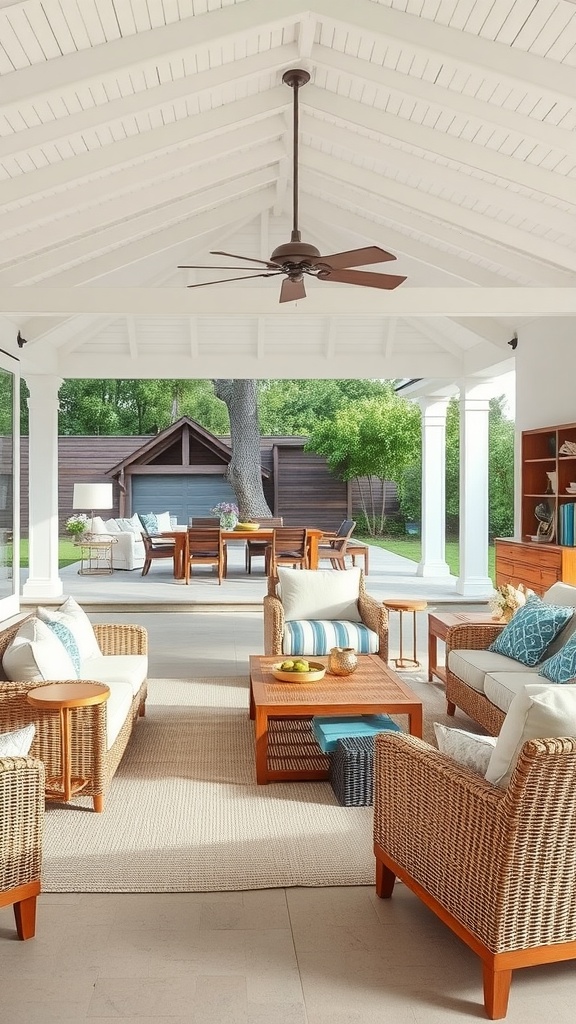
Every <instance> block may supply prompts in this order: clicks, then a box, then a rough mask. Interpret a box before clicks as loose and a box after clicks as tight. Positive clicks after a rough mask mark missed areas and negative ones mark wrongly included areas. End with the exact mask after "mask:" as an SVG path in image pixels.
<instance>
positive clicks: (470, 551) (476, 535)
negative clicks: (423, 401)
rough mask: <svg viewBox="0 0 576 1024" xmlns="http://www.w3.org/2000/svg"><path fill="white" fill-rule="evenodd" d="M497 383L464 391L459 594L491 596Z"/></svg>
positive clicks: (461, 424) (461, 396) (462, 407)
mask: <svg viewBox="0 0 576 1024" xmlns="http://www.w3.org/2000/svg"><path fill="white" fill-rule="evenodd" d="M493 393H494V385H493V384H490V385H488V384H486V383H483V384H475V385H471V384H468V383H464V384H462V385H461V388H460V575H459V577H458V580H457V581H456V590H457V591H458V593H459V594H465V595H469V596H486V597H488V596H489V595H490V594H491V593H492V590H493V585H492V580H491V579H490V577H489V575H488V522H489V520H488V497H489V496H488V455H489V430H488V427H489V412H490V401H489V398H490V396H491V395H492V394H493Z"/></svg>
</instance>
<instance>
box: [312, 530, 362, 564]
mask: <svg viewBox="0 0 576 1024" xmlns="http://www.w3.org/2000/svg"><path fill="white" fill-rule="evenodd" d="M344 526H346V527H347V530H346V532H345V533H342V530H343V528H344ZM355 526H356V523H355V521H354V520H353V519H345V520H344V522H343V523H342V526H341V527H340V529H339V530H338V533H337V534H336V535H335V536H334V537H329V536H327V535H326V534H325V535H324V536H323V537H322V538H321V540H320V543H319V545H318V561H321V559H327V558H329V559H330V562H331V564H332V568H333V569H345V568H346V553H347V551H346V549H347V547H348V541H349V540H350V537H351V536H352V534H353V532H354V528H355ZM325 539H326V540H327V541H328V542H327V543H326V544H325V543H323V542H324V540H325Z"/></svg>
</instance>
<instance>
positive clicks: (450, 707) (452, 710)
mask: <svg viewBox="0 0 576 1024" xmlns="http://www.w3.org/2000/svg"><path fill="white" fill-rule="evenodd" d="M446 714H447V715H450V716H451V717H452V718H453V717H454V715H455V714H456V705H455V704H453V703H452V701H451V700H447V701H446Z"/></svg>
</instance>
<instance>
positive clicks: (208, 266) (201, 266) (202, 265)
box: [178, 263, 281, 273]
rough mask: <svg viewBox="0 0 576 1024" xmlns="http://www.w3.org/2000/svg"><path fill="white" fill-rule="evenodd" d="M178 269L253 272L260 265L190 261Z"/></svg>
mask: <svg viewBox="0 0 576 1024" xmlns="http://www.w3.org/2000/svg"><path fill="white" fill-rule="evenodd" d="M272 266H273V265H271V268H270V269H272ZM273 269H274V270H276V267H273ZM280 269H281V268H280V267H278V270H280ZM178 270H243V271H244V273H246V272H247V271H249V270H253V271H254V272H256V271H257V270H258V271H259V270H260V267H221V266H219V265H218V264H215V263H210V264H208V263H190V264H184V265H182V266H179V267H178Z"/></svg>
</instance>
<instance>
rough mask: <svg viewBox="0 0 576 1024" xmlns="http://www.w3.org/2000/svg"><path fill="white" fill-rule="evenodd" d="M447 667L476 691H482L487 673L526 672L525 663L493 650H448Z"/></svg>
mask: <svg viewBox="0 0 576 1024" xmlns="http://www.w3.org/2000/svg"><path fill="white" fill-rule="evenodd" d="M448 668H449V669H450V671H451V672H453V673H454V675H455V676H458V678H459V679H461V680H462V682H463V683H467V684H468V686H470V687H472V689H473V690H476V691H477V692H478V693H484V679H485V676H486V675H487V673H490V674H491V675H493V674H494V673H495V672H526V671H528V670H527V668H526V665H523V664H522V663H521V662H519V661H514V660H513V659H512V658H507V657H506V656H505V655H504V654H496V652H495V651H465V650H462V651H460V650H458V651H450V653H449V655H448Z"/></svg>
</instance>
